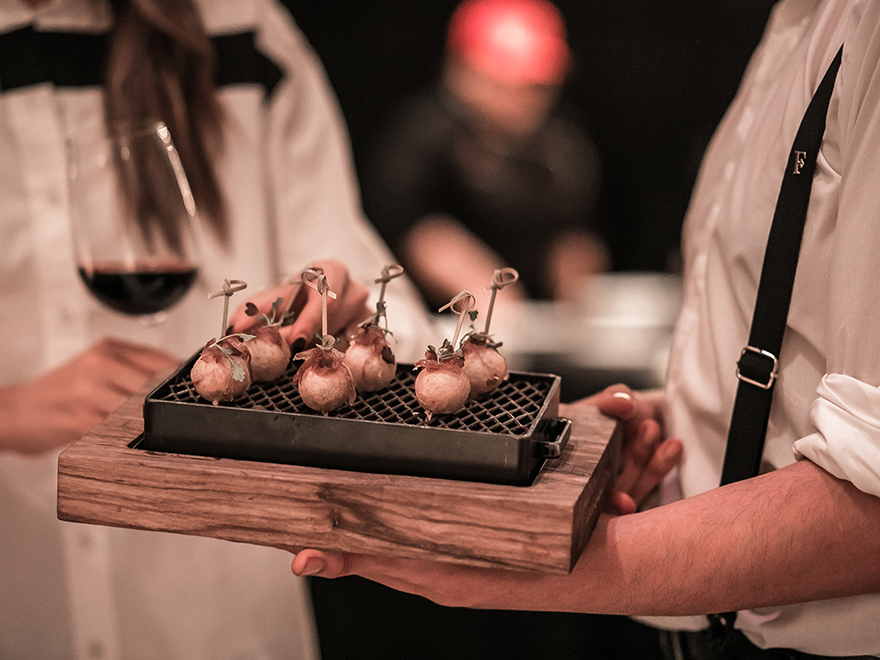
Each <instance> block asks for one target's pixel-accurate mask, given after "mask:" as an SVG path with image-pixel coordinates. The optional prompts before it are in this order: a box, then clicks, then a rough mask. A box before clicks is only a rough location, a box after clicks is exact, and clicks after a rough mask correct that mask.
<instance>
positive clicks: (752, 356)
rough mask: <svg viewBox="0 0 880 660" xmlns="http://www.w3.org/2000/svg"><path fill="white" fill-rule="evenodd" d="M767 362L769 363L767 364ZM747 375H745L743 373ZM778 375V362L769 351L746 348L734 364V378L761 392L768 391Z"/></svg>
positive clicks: (752, 347) (751, 347)
mask: <svg viewBox="0 0 880 660" xmlns="http://www.w3.org/2000/svg"><path fill="white" fill-rule="evenodd" d="M768 360H769V362H768ZM744 371H745V372H746V373H747V374H748V375H745V374H744V373H743V372H744ZM778 375H779V360H777V359H776V356H775V355H773V353H770V352H769V351H765V350H762V349H760V348H755V347H754V346H746V347H745V348H744V349H742V352H741V353H740V354H739V361H738V362H737V363H736V377H737V378H739V379H740V380H741V381H743V382H744V383H749V384H750V385H754V386H755V387H760V388H761V389H762V390H769V389H770V388H771V387H773V382H774V381H775V380H776V377H777V376H778Z"/></svg>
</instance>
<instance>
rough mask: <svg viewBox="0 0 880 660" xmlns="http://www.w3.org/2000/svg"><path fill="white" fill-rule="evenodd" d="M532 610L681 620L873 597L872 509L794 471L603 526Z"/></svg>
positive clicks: (823, 480) (879, 540) (876, 543)
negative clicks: (569, 570)
mask: <svg viewBox="0 0 880 660" xmlns="http://www.w3.org/2000/svg"><path fill="white" fill-rule="evenodd" d="M557 582H558V584H556V585H553V584H551V583H550V582H548V584H547V585H546V587H547V590H546V592H545V591H544V589H543V588H542V589H541V591H542V592H543V593H544V594H545V595H543V596H542V600H543V601H544V602H542V603H541V609H564V610H572V611H592V612H603V613H619V614H644V615H647V614H655V615H680V614H703V613H707V612H726V611H731V610H737V609H744V608H751V607H759V606H769V605H779V604H786V603H795V602H804V601H809V600H817V599H824V598H831V597H837V596H846V595H854V594H858V593H870V592H875V591H880V499H878V498H875V497H873V496H870V495H866V494H865V493H862V492H860V491H858V490H857V489H856V488H855V487H853V486H852V485H851V484H849V483H848V482H842V481H839V480H837V479H834V478H833V477H831V476H830V475H828V474H827V473H825V472H824V471H822V470H820V469H819V468H817V467H816V466H815V465H813V464H812V463H809V462H806V461H803V462H800V463H797V464H795V465H792V466H789V467H787V468H784V469H782V470H779V471H776V472H773V473H770V474H767V475H762V476H760V477H757V478H755V479H751V480H749V481H748V482H740V483H738V484H732V485H730V486H726V487H724V488H718V489H715V490H713V491H710V492H708V493H704V494H703V495H700V496H697V497H693V498H689V499H686V500H683V501H681V502H676V503H675V504H671V505H668V506H664V507H659V508H657V509H652V510H650V511H646V512H643V513H639V514H634V515H631V516H622V517H616V518H610V517H605V518H603V519H602V520H601V521H600V524H599V525H598V527H597V529H596V531H595V533H594V535H593V537H592V539H591V541H590V543H589V544H588V546H587V549H586V551H585V552H584V554H583V555H582V557H581V560H580V561H579V562H578V564H577V566H576V567H575V570H574V571H573V573H572V574H571V575H570V576H567V577H564V578H559V579H558V580H557Z"/></svg>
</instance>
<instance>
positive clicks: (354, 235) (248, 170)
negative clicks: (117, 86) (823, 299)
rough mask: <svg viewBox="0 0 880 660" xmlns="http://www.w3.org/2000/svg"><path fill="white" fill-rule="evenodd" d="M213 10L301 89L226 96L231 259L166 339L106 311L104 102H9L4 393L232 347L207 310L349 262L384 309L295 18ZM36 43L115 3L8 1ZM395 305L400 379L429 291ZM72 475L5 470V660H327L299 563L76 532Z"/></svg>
mask: <svg viewBox="0 0 880 660" xmlns="http://www.w3.org/2000/svg"><path fill="white" fill-rule="evenodd" d="M199 4H200V5H201V8H202V13H203V19H204V21H205V23H206V26H207V29H208V31H209V33H210V34H212V35H218V34H228V33H233V32H242V31H253V32H254V33H255V35H256V37H255V39H256V46H257V49H258V50H259V51H260V52H262V53H263V54H264V55H265V56H266V57H268V58H269V59H270V60H271V61H272V62H274V64H275V66H277V67H278V68H279V69H280V72H281V73H282V74H283V75H282V77H281V79H280V81H279V82H278V83H277V85H276V86H274V88H273V89H271V90H267V88H266V87H265V86H262V85H260V84H255V83H247V82H243V83H238V84H233V85H225V86H223V87H222V88H221V92H220V95H221V100H222V104H223V106H224V110H225V112H226V125H225V127H226V132H225V136H226V147H225V152H224V153H225V155H224V157H223V158H222V160H221V161H220V163H219V177H220V180H221V185H222V186H223V188H224V190H225V193H226V196H227V201H228V204H229V210H230V217H231V221H232V228H233V232H232V234H233V235H232V248H231V249H230V250H228V251H225V250H224V249H223V248H221V247H220V245H219V244H217V242H216V241H215V240H214V239H213V238H211V237H209V238H208V241H207V246H206V250H205V254H204V255H203V257H204V265H203V267H202V269H201V272H200V275H199V279H198V282H197V284H196V286H195V288H194V290H193V291H192V292H190V294H189V295H188V296H187V297H186V298H185V300H184V301H183V302H182V303H180V304H179V305H178V306H177V307H176V308H174V309H173V310H172V311H171V312H170V313H169V315H168V319H167V321H165V322H164V323H163V324H161V325H158V326H147V325H145V324H143V323H141V322H140V321H138V320H137V319H131V318H127V317H123V316H121V315H118V314H115V313H113V312H110V311H107V310H105V309H104V308H102V307H101V306H100V305H99V304H98V303H96V302H95V301H94V300H92V299H91V298H90V296H89V295H88V293H87V292H86V290H85V288H84V286H83V285H82V283H81V282H80V281H79V279H78V277H77V274H76V269H75V264H74V260H73V250H72V243H71V235H70V225H69V214H68V210H67V189H66V180H65V152H64V143H65V137H66V136H68V135H72V134H88V133H89V132H97V131H101V130H102V127H103V116H102V108H101V95H100V90H99V89H98V88H97V87H62V86H56V85H54V84H52V83H40V84H34V85H27V86H23V87H17V88H14V89H10V90H8V91H6V90H4V91H3V93H2V95H0V246H2V253H3V257H2V259H0V337H3V341H4V346H5V348H4V351H3V352H4V359H3V360H2V365H0V384H3V383H14V382H18V381H22V380H26V379H30V378H32V377H34V376H36V375H37V374H39V373H41V372H43V371H45V370H47V369H50V368H53V367H57V366H59V365H60V364H62V363H64V362H66V361H68V360H70V359H71V358H72V357H73V356H75V355H76V354H78V353H79V352H81V351H82V350H84V349H85V348H86V347H88V346H89V345H90V344H91V343H92V342H94V341H95V340H96V339H97V338H99V337H101V336H105V335H115V336H119V337H123V338H127V339H130V340H133V341H142V342H146V343H151V344H153V345H156V346H160V347H164V348H165V349H167V350H169V351H171V352H172V353H175V354H177V355H178V356H179V357H181V358H185V357H188V356H189V355H191V354H192V353H194V352H195V351H196V350H197V349H198V348H199V347H200V346H202V345H203V344H204V342H205V341H207V340H208V339H210V338H211V337H213V336H215V335H216V333H217V326H218V325H219V324H220V321H221V314H222V302H219V301H218V300H217V299H214V300H209V299H208V297H207V294H208V293H211V292H213V291H217V290H219V289H220V288H222V283H223V280H224V279H225V278H234V279H241V280H244V281H246V282H247V283H248V285H249V286H248V288H249V289H250V290H251V291H257V290H259V289H262V288H265V287H267V286H270V285H274V284H277V283H278V282H279V281H280V280H281V278H282V277H284V276H289V275H291V274H297V273H298V272H299V271H300V270H302V269H303V268H304V267H306V266H308V265H309V264H310V263H311V262H312V261H313V260H315V259H321V258H336V259H339V260H341V261H342V262H344V263H345V264H346V265H347V266H348V267H349V269H350V271H351V272H352V275H353V276H354V278H355V279H357V280H358V281H360V282H361V283H363V284H364V285H366V286H368V287H369V288H370V289H371V291H372V290H375V289H376V285H374V284H373V280H374V279H375V278H376V277H378V276H379V274H380V271H381V269H382V267H383V266H385V265H386V264H388V263H391V262H392V260H393V259H392V256H391V255H390V254H389V253H388V251H387V249H386V248H385V246H384V245H383V244H382V242H381V241H380V240H379V238H378V237H377V234H376V233H375V232H374V230H373V229H372V227H370V226H369V225H368V224H367V223H366V222H365V220H364V218H363V216H362V211H361V208H360V202H359V196H358V189H357V186H356V183H355V179H354V174H353V168H352V164H351V158H350V150H349V144H348V141H347V140H348V138H347V134H346V131H345V128H344V124H343V121H342V118H341V114H340V112H339V109H338V107H337V106H336V102H335V99H334V97H333V95H332V93H331V91H330V89H329V86H328V83H327V80H326V78H325V74H324V72H323V69H322V68H321V67H320V65H319V63H318V61H317V59H316V57H315V55H314V53H313V52H312V50H311V48H310V46H309V45H308V43H307V42H306V40H305V38H304V37H303V35H302V34H301V33H300V32H299V31H298V29H297V28H296V26H295V25H294V23H293V21H292V20H291V17H290V16H289V15H288V14H287V13H286V12H285V11H284V10H283V9H282V8H281V7H280V5H277V4H275V2H274V0H200V2H199ZM31 24H32V25H34V27H35V29H37V30H42V31H51V32H64V31H69V32H78V33H83V32H87V33H100V32H103V31H106V29H107V27H108V25H109V10H108V7H107V5H106V3H105V2H104V1H103V0H55V1H54V2H52V3H50V4H49V5H48V6H46V7H44V8H41V9H40V10H37V11H34V10H32V9H30V8H28V7H27V6H26V5H25V4H23V3H20V2H18V0H0V33H7V32H10V31H13V30H16V29H18V28H21V27H23V26H27V25H31ZM7 65H9V63H8V62H7ZM2 85H3V81H2V80H0V87H2ZM331 285H332V283H331ZM241 295H243V294H238V296H241ZM244 295H246V293H245V294H244ZM234 300H235V299H233V304H234ZM386 301H387V307H388V320H389V326H390V327H391V329H392V330H393V332H394V338H395V339H396V340H397V341H398V344H397V346H396V348H395V353H396V354H397V357H398V359H399V360H401V361H414V360H417V359H419V357H421V353H422V352H423V350H424V347H425V346H426V345H427V344H428V343H429V342H430V340H431V339H432V337H431V336H430V331H429V328H430V326H429V325H428V323H429V322H428V317H427V316H426V315H425V314H424V313H423V310H422V307H421V304H420V301H419V299H418V297H417V295H416V293H415V290H414V289H413V288H412V287H411V285H410V284H409V283H408V282H407V281H406V280H405V278H401V279H397V280H394V282H392V283H391V284H389V286H388V291H387V295H386ZM0 432H2V430H0ZM56 459H57V455H56V454H52V455H48V456H43V457H38V458H30V457H24V456H19V455H15V454H11V453H9V452H5V453H2V452H0V658H3V659H4V660H12V659H19V658H23V659H24V658H26V659H37V658H39V659H44V658H45V659H47V660H48V659H50V658H51V659H52V660H56V659H63V658H78V659H85V658H92V659H99V658H100V659H101V660H105V659H116V658H124V659H125V660H141V659H143V660H158V659H160V658H161V659H162V660H200V659H201V660H223V659H228V660H233V659H236V660H238V659H245V658H254V659H257V658H260V659H263V658H291V659H303V660H309V659H312V658H315V657H316V655H317V650H316V649H317V645H316V643H315V631H314V626H313V621H312V615H311V608H310V604H309V600H308V593H307V590H306V589H305V585H304V583H303V582H301V581H300V580H298V579H297V578H295V577H294V576H292V575H291V573H290V568H289V567H290V559H291V556H290V555H289V554H288V553H285V552H282V551H279V550H274V549H270V548H264V547H257V546H248V545H242V544H234V543H231V542H225V541H220V540H215V539H204V538H197V537H186V536H178V535H170V534H161V533H149V532H139V531H134V530H124V529H115V528H103V527H94V526H88V525H79V524H72V523H62V522H59V521H58V520H57V518H56V512H55V473H56Z"/></svg>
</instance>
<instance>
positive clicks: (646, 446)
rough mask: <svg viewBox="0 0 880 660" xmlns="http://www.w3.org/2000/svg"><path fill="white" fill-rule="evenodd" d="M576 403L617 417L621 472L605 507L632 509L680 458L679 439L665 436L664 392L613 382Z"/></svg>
mask: <svg viewBox="0 0 880 660" xmlns="http://www.w3.org/2000/svg"><path fill="white" fill-rule="evenodd" d="M576 405H595V406H597V407H598V408H599V410H601V411H602V412H603V413H605V414H606V415H608V416H610V417H614V418H615V419H617V420H619V421H620V423H621V427H622V431H623V442H622V446H621V455H620V472H619V474H618V477H617V481H616V482H615V484H614V488H613V490H612V493H611V497H610V498H609V503H608V507H609V509H610V510H612V511H615V512H617V513H620V514H627V513H634V512H635V511H636V510H637V509H638V507H639V505H641V503H642V502H643V501H644V500H645V498H646V497H647V496H648V495H649V494H650V493H651V491H653V490H654V489H655V488H656V487H657V486H658V485H659V484H660V482H661V481H662V480H663V478H664V477H665V476H666V475H667V474H668V473H669V472H670V471H671V470H672V469H673V468H674V467H675V466H676V465H678V464H679V463H680V462H681V458H682V443H681V441H680V440H679V439H678V438H665V435H666V432H665V429H664V419H663V409H664V406H665V398H664V396H663V392H662V391H661V390H648V391H644V392H633V391H632V390H630V389H629V388H628V387H626V386H625V385H612V386H611V387H608V388H606V389H605V390H603V391H602V392H600V393H599V394H595V395H593V396H591V397H589V398H587V399H583V400H581V401H579V402H577V404H576Z"/></svg>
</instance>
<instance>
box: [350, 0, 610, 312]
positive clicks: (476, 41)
mask: <svg viewBox="0 0 880 660" xmlns="http://www.w3.org/2000/svg"><path fill="white" fill-rule="evenodd" d="M571 66H572V55H571V53H570V50H569V48H568V45H567V42H566V33H565V25H564V22H563V18H562V15H561V14H560V12H559V11H558V9H557V8H556V7H555V6H554V5H553V4H551V3H549V2H547V1H546V0H466V1H465V2H463V3H462V4H461V5H459V6H458V7H457V9H456V10H455V12H454V13H453V15H452V17H451V19H450V22H449V26H448V32H447V39H446V49H445V58H444V64H443V68H442V72H441V75H440V77H439V80H438V81H437V82H436V84H434V85H432V86H431V87H430V88H428V89H426V90H424V91H423V92H421V93H419V94H418V95H416V96H415V97H413V98H410V99H408V100H407V101H406V102H405V103H404V104H403V105H402V107H401V108H400V109H399V111H398V112H397V113H396V115H395V116H394V117H393V119H392V120H391V121H390V122H389V124H388V125H387V126H386V127H384V129H383V130H381V131H380V132H379V135H378V138H377V139H376V143H375V146H374V148H373V149H372V150H371V151H370V153H369V154H368V156H367V157H366V158H365V164H364V167H363V171H362V179H363V195H364V204H365V209H366V211H367V215H368V217H369V218H370V219H371V220H372V222H373V223H374V224H375V225H376V227H377V228H378V229H379V230H380V231H381V232H382V234H383V235H384V236H385V238H386V240H387V241H388V242H389V244H390V245H391V247H392V249H393V250H394V251H395V252H396V254H397V255H398V256H399V258H400V259H401V262H402V264H403V265H404V266H405V267H406V268H407V270H408V272H409V273H410V275H411V276H412V278H413V280H414V281H415V282H416V284H417V286H418V287H419V288H420V290H421V291H422V293H423V295H424V297H425V298H426V300H427V302H428V303H429V306H430V307H433V308H434V309H437V308H438V307H439V306H442V305H443V304H445V303H446V302H448V301H449V299H450V298H451V297H452V296H454V295H455V294H456V293H458V292H459V291H461V290H463V289H468V290H470V291H472V292H473V293H475V295H478V296H480V295H482V296H483V297H484V298H485V297H486V294H485V292H484V289H485V288H486V286H487V285H488V283H489V281H490V280H491V276H492V272H493V271H494V269H496V268H501V267H505V266H507V267H513V268H515V269H516V270H517V271H518V272H519V274H520V280H519V282H518V284H517V285H516V286H514V287H510V288H509V289H508V290H507V291H506V295H505V296H504V299H505V300H511V299H525V298H540V299H550V300H576V299H577V298H578V296H579V295H580V293H581V288H582V286H583V284H584V280H585V278H588V277H589V276H590V275H592V274H593V273H597V272H601V271H604V270H606V269H607V268H608V266H609V256H608V252H607V250H606V247H605V244H604V242H603V240H601V238H599V237H598V235H597V234H596V232H595V231H594V230H593V215H594V211H595V207H596V204H597V199H598V194H599V187H600V179H601V165H600V159H599V155H598V153H597V150H596V148H595V146H594V145H593V143H592V141H591V140H590V138H589V137H588V136H587V134H586V133H585V132H584V130H583V129H582V128H581V127H580V126H579V125H578V124H577V123H576V122H575V121H573V120H572V119H571V117H570V116H569V113H568V112H567V111H566V109H564V107H563V104H561V102H560V96H561V93H562V89H563V85H564V83H565V81H566V77H567V75H568V73H569V71H570V68H571ZM481 302H482V301H481Z"/></svg>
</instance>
